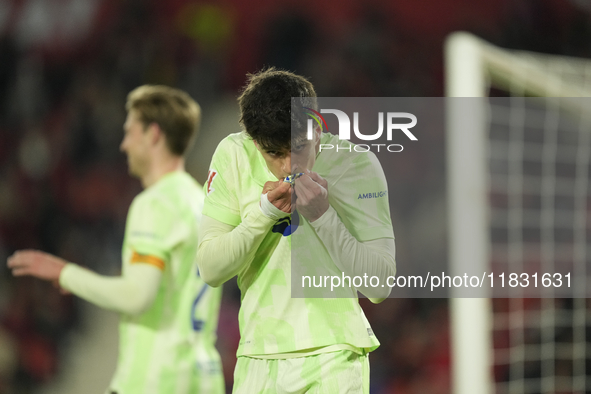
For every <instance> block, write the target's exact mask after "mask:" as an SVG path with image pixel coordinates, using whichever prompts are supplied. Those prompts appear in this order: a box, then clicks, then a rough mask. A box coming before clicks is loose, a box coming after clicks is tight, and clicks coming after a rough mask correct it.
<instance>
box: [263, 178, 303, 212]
mask: <svg viewBox="0 0 591 394" xmlns="http://www.w3.org/2000/svg"><path fill="white" fill-rule="evenodd" d="M265 193H267V198H268V199H269V202H270V203H271V204H273V205H275V206H276V207H277V208H279V209H280V210H282V211H283V212H288V213H291V212H292V211H293V209H292V205H293V203H295V199H294V200H293V201H292V188H291V185H290V184H289V183H288V182H283V181H282V180H280V181H276V182H271V181H269V182H267V183H265V186H263V193H262V194H265ZM294 197H295V196H294Z"/></svg>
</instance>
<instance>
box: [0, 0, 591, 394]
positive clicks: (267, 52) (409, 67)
mask: <svg viewBox="0 0 591 394" xmlns="http://www.w3.org/2000/svg"><path fill="white" fill-rule="evenodd" d="M479 3H480V4H479ZM460 29H462V30H469V31H472V32H474V33H476V34H478V35H480V36H481V37H483V38H485V39H488V40H490V41H492V42H495V43H497V44H500V45H504V46H507V47H513V48H522V49H532V50H539V51H545V52H552V53H562V54H569V55H577V56H587V57H589V56H591V37H590V36H591V17H590V10H589V9H588V8H587V7H586V6H585V2H577V1H574V0H573V1H572V2H571V3H567V2H563V1H560V2H559V1H550V0H520V1H509V0H505V1H495V2H492V1H491V2H489V1H485V0H482V1H476V2H462V1H459V0H445V1H442V0H439V1H426V2H419V3H417V2H405V1H386V0H375V1H371V2H361V1H351V2H340V1H337V0H332V1H326V2H312V1H297V2H296V1H279V2H277V1H271V0H257V1H250V2H245V1H240V0H225V1H220V2H203V1H189V0H168V1H163V2H158V1H143V0H125V1H119V0H12V1H11V0H5V1H3V2H1V3H0V393H7V394H10V393H29V392H32V391H33V390H34V389H35V388H36V387H38V386H39V385H43V384H44V383H46V382H48V381H50V380H51V379H53V378H55V376H56V375H57V374H58V373H59V372H60V360H61V358H62V357H63V349H64V346H63V344H64V343H65V342H67V338H68V333H70V332H71V331H72V330H73V329H77V328H79V326H80V324H81V322H80V317H79V307H80V301H78V300H75V299H74V298H72V297H64V296H61V295H60V294H59V293H58V291H57V290H56V289H54V288H52V286H51V285H47V284H45V283H42V282H41V281H36V280H32V279H13V278H12V277H11V275H10V273H9V272H8V270H7V269H6V268H5V264H4V263H3V262H5V261H6V257H7V256H8V255H10V254H11V253H12V252H13V251H15V250H17V249H24V248H35V249H41V250H44V251H47V252H50V253H54V254H57V255H59V256H61V257H64V258H66V259H68V260H70V261H75V262H77V263H79V264H82V265H84V266H87V267H89V268H91V269H93V270H95V271H97V272H99V273H102V274H117V273H118V272H119V269H120V250H121V243H122V237H123V228H124V221H125V216H126V214H127V208H128V206H129V204H130V202H131V200H132V198H133V197H134V196H135V195H136V194H137V193H138V192H139V191H140V190H141V189H140V185H139V183H138V182H137V181H136V180H133V179H131V178H130V177H129V176H128V174H127V167H126V163H125V158H124V156H123V155H122V154H121V153H120V152H119V149H118V147H119V143H120V141H121V138H122V124H123V121H124V117H125V111H124V102H125V98H126V94H127V92H129V91H130V90H131V89H133V88H134V87H136V86H138V85H141V84H144V83H162V84H168V85H172V86H177V87H180V88H182V89H184V90H186V91H187V92H189V93H190V94H191V95H192V96H193V97H194V98H195V99H196V100H197V101H198V102H199V103H200V104H201V106H202V108H203V110H204V116H205V117H207V116H208V108H212V107H214V106H215V105H216V103H218V102H219V101H220V100H221V99H222V98H223V97H227V96H228V95H230V96H236V94H237V92H238V90H239V88H240V87H241V86H242V85H243V84H244V81H245V78H246V74H247V73H248V72H254V71H256V70H258V69H260V68H261V67H263V66H270V65H272V66H276V67H280V68H284V69H288V70H292V71H295V72H297V73H300V74H303V75H306V76H308V77H310V79H311V81H312V82H313V83H314V84H315V86H316V89H317V93H318V95H319V96H325V97H329V96H350V97H360V96H373V97H380V96H383V97H388V96H401V97H411V96H441V95H443V54H442V45H443V40H444V37H445V35H446V34H447V33H449V32H451V31H454V30H460ZM236 131H239V127H238V124H236V127H235V128H234V129H231V130H227V133H230V132H236ZM207 133H208V130H207V129H203V130H202V134H207ZM223 137H224V135H221V136H219V138H217V140H219V139H221V138H223ZM443 141H444V136H443V135H439V136H433V140H432V141H431V142H430V143H428V144H426V145H425V146H426V147H428V148H424V149H421V150H419V151H418V152H419V153H418V155H419V156H417V155H415V156H400V158H399V159H398V160H399V161H398V162H397V165H398V166H399V168H400V171H399V172H398V174H397V175H396V177H397V178H396V184H395V185H390V189H391V192H390V198H391V199H393V200H394V203H393V205H394V206H395V211H394V212H392V216H393V221H394V230H395V233H396V235H397V261H398V264H399V265H403V264H413V260H417V259H419V258H422V259H429V258H439V259H445V258H446V257H445V255H446V246H445V231H446V229H445V226H446V224H445V211H444V209H445V208H444V207H445V201H444V195H445V190H444V173H443V167H442V166H443V156H442V155H443V149H442V145H443ZM213 148H215V146H212V147H211V148H210V149H211V150H210V151H209V155H211V154H212V153H213ZM434 157H436V158H438V159H434ZM206 161H208V160H206ZM425 162H430V163H431V165H430V166H425V165H422V163H425ZM189 170H190V172H191V173H192V174H193V175H194V176H195V177H196V178H197V179H198V180H199V181H200V182H203V181H204V177H205V174H206V173H207V168H206V167H203V166H194V167H193V168H189ZM425 178H428V179H431V180H435V182H428V183H427V184H426V183H425ZM434 218H435V219H434ZM434 222H436V223H434ZM426 242H428V243H429V245H430V246H431V251H430V252H425V253H426V254H423V255H416V254H415V255H413V253H414V252H413V251H416V250H421V249H425V243H426ZM238 305H239V293H238V291H237V289H236V287H235V285H232V284H231V285H227V286H226V290H225V297H224V301H223V306H222V314H221V318H220V328H219V347H220V351H221V353H222V358H223V359H224V364H225V365H224V368H225V371H226V377H227V384H228V387H231V382H232V373H231V372H232V370H233V366H234V362H235V349H236V347H237V343H238V329H237V311H238ZM362 305H363V307H364V309H365V310H366V314H367V316H368V319H369V321H370V322H371V324H372V326H373V328H374V331H375V333H376V335H377V337H378V338H379V339H380V340H381V343H382V346H381V347H380V348H379V349H378V350H377V351H376V352H375V353H373V354H372V356H371V365H372V375H371V376H372V381H371V384H372V392H373V393H376V394H378V393H396V394H412V393H426V392H428V393H433V394H437V393H442V394H443V393H448V392H449V390H450V376H449V368H450V361H449V358H450V356H449V335H448V334H449V328H448V326H449V325H448V316H447V303H446V300H430V299H390V300H387V301H385V302H384V303H382V304H380V305H377V306H372V305H371V304H370V303H368V302H366V300H362Z"/></svg>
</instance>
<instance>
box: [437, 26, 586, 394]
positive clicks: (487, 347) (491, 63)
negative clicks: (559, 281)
mask: <svg viewBox="0 0 591 394" xmlns="http://www.w3.org/2000/svg"><path fill="white" fill-rule="evenodd" d="M530 55H531V59H529V57H530ZM552 58H555V59H557V58H558V57H557V56H554V57H553V56H550V55H547V56H546V55H543V56H540V55H539V54H534V53H528V52H522V51H521V52H518V51H508V50H504V49H502V48H499V47H496V46H494V45H492V44H489V43H487V42H486V41H484V40H482V39H479V38H477V37H476V36H474V35H471V34H469V33H465V32H456V33H453V34H451V35H450V36H449V37H448V38H447V40H446V43H445V82H446V83H445V86H446V92H445V93H446V97H452V98H460V97H465V98H468V97H471V98H473V97H487V96H488V89H489V86H491V84H490V83H489V82H490V81H494V84H493V85H494V86H496V87H499V88H502V89H506V90H507V91H508V92H512V93H514V95H518V96H523V95H528V96H539V97H588V96H590V94H589V91H587V90H584V88H583V87H582V86H580V85H578V84H577V83H576V81H564V80H562V79H561V78H559V77H558V76H555V75H553V74H551V73H547V72H545V71H544V67H543V66H544V65H546V62H552V61H553V60H552ZM560 58H561V59H567V58H565V57H560ZM581 61H583V60H581V59H575V58H573V59H572V62H573V64H574V65H575V66H576V64H578V63H577V62H581ZM584 61H585V62H588V60H584ZM516 80H518V81H519V91H517V92H515V91H514V90H513V89H514V87H515V81H516ZM566 100H567V101H568V99H566ZM573 103H574V105H577V103H576V100H573ZM446 104H447V108H446V133H447V134H446V149H447V150H446V157H447V159H446V160H447V163H446V165H447V198H448V206H447V208H448V234H449V262H450V269H451V271H452V273H453V274H454V275H462V274H463V273H464V272H467V271H470V270H472V271H475V270H476V271H479V272H486V271H490V269H489V260H490V259H489V257H490V242H489V224H490V223H489V221H490V218H489V216H490V215H489V211H490V208H489V207H488V203H487V201H488V198H487V195H488V185H487V181H488V178H489V176H488V172H487V157H488V155H487V147H486V146H487V145H486V132H487V129H486V127H487V126H486V125H487V120H488V118H487V117H488V113H487V108H486V105H485V104H486V103H485V101H484V100H470V99H453V100H448V102H447V103H446ZM561 104H564V100H562V101H561ZM467 113H469V114H470V116H465V115H466V114H467ZM452 291H453V289H452ZM453 294H454V293H453V292H452V297H453ZM450 317H451V318H450V323H451V351H452V393H454V394H474V393H482V394H492V393H493V392H494V381H493V371H492V365H493V356H494V354H493V344H492V337H491V333H492V303H491V300H490V299H489V298H459V297H457V294H456V297H454V298H451V299H450ZM467 322H469V324H467Z"/></svg>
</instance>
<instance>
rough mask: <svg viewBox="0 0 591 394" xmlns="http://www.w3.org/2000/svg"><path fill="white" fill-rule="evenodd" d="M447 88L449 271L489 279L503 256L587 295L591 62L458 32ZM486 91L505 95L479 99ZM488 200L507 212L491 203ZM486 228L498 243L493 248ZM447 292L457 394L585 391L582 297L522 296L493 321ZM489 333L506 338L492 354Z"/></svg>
mask: <svg viewBox="0 0 591 394" xmlns="http://www.w3.org/2000/svg"><path fill="white" fill-rule="evenodd" d="M445 82H446V96H447V97H449V98H450V99H448V100H447V102H446V157H447V159H446V167H447V168H446V173H447V198H448V235H449V241H448V242H449V248H448V251H449V262H450V270H451V271H452V272H453V273H454V275H461V274H462V273H463V272H466V271H467V270H468V268H470V269H471V270H472V271H474V270H479V271H480V272H492V271H493V268H492V261H493V260H495V261H497V260H499V259H500V260H502V262H503V264H505V266H508V267H514V268H516V269H519V270H521V271H520V272H523V270H525V269H526V260H528V259H529V260H534V261H535V262H536V263H537V264H538V265H539V267H542V268H543V269H545V270H546V271H547V272H556V270H558V269H560V267H561V266H560V264H563V263H564V262H566V263H564V264H570V266H572V267H573V268H572V270H573V277H576V280H577V281H579V282H580V283H583V285H582V288H584V287H585V283H589V277H588V274H589V272H587V271H591V270H589V269H588V268H586V267H589V266H590V263H591V257H590V256H591V247H589V245H591V234H590V233H591V230H590V229H591V223H590V222H591V215H589V212H591V207H589V204H591V186H590V185H591V182H590V172H591V162H590V159H591V116H590V114H591V99H588V100H587V99H585V98H586V97H591V60H587V59H579V58H572V57H564V56H555V55H546V54H539V53H533V52H526V51H513V50H505V49H502V48H499V47H497V46H494V45H492V44H490V43H488V42H486V41H484V40H482V39H479V38H477V37H476V36H473V35H471V34H469V33H465V32H457V33H453V34H451V35H450V36H449V37H448V38H447V40H446V43H445ZM491 89H494V90H495V91H497V92H498V91H501V92H504V94H506V96H507V97H508V98H505V99H502V100H501V101H498V100H497V101H495V99H493V98H487V97H489V95H490V92H491ZM525 97H538V98H540V99H538V101H534V102H533V103H534V104H531V102H530V101H528V100H530V99H525ZM478 98H480V99H478ZM503 100H504V101H503ZM499 103H500V104H499ZM532 113H534V114H535V116H532ZM466 114H469V116H466ZM532 119H533V120H532ZM499 130H501V131H499ZM494 133H496V134H495V135H493V134H494ZM499 135H502V137H501V138H500V139H499V138H498V136H499ZM491 163H495V164H494V165H495V166H496V167H495V168H493V167H494V166H493V164H491ZM499 168H502V171H504V172H503V173H502V174H499V173H495V171H497V172H498V169H499ZM532 171H533V172H532ZM493 194H496V195H497V196H498V195H501V196H502V199H503V201H504V203H505V205H506V206H503V207H501V208H499V207H498V206H492V205H491V204H492V202H491V199H492V197H491V195H493ZM526 199H529V200H528V201H529V203H530V206H526V204H525V202H524V200H526ZM531 201H534V202H535V203H531ZM493 228H494V229H496V230H500V232H501V233H502V234H503V235H504V236H506V238H507V239H506V240H505V241H503V242H504V244H502V245H500V243H501V242H498V243H499V244H495V242H496V241H495V240H494V238H495V237H494V236H493V230H492V229H493ZM524 234H525V235H524ZM532 234H533V235H532ZM565 239H566V241H565ZM498 256H501V257H498ZM532 256H534V257H532ZM529 260H528V261H529ZM453 290H454V289H452V291H453ZM451 294H452V297H453V298H451V299H450V316H451V318H450V322H451V346H452V349H451V351H452V392H453V393H454V394H473V393H486V394H492V393H499V394H501V393H544V394H546V393H554V392H589V391H591V382H589V378H588V377H587V375H586V371H587V370H589V369H591V356H590V355H589V353H590V352H589V351H588V350H587V349H591V346H590V345H591V344H590V342H591V338H589V339H588V338H587V335H586V331H588V328H591V324H590V323H589V319H588V318H587V315H588V314H589V312H590V311H591V303H588V302H587V301H586V299H585V298H584V297H586V296H588V295H585V294H582V293H575V295H576V294H579V296H577V297H579V298H572V299H570V300H560V302H558V301H557V300H554V299H553V298H551V297H548V298H543V299H542V298H539V299H538V301H535V302H531V301H528V300H527V299H526V298H525V295H524V296H523V297H522V298H511V299H508V301H507V306H506V309H505V310H504V311H502V312H499V313H497V312H493V309H495V308H494V307H493V305H499V304H498V303H496V304H495V302H496V301H498V300H494V299H493V298H492V295H491V298H461V297H459V296H458V294H461V293H455V294H456V297H454V293H453V292H452V293H451ZM496 309H498V308H496ZM493 331H494V332H496V333H501V334H502V335H497V336H496V337H495V338H498V337H499V336H501V337H503V338H504V337H506V338H508V339H506V341H505V342H506V343H505V344H504V345H503V346H504V347H503V348H501V349H497V348H495V346H496V345H495V343H494V342H495V341H494V340H493ZM565 332H566V333H567V334H568V335H566V334H564V333H565ZM497 342H498V341H497ZM573 349H575V350H573ZM493 368H494V371H495V374H493ZM499 370H502V371H503V372H502V373H499V372H498V371H499ZM499 375H503V376H502V378H499Z"/></svg>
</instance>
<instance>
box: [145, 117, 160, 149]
mask: <svg viewBox="0 0 591 394" xmlns="http://www.w3.org/2000/svg"><path fill="white" fill-rule="evenodd" d="M146 132H147V133H149V135H150V142H151V143H152V144H154V145H155V144H157V143H158V141H160V140H161V139H163V138H164V132H163V131H162V129H161V128H160V125H159V124H158V123H156V122H152V123H150V124H149V125H148V130H146Z"/></svg>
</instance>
